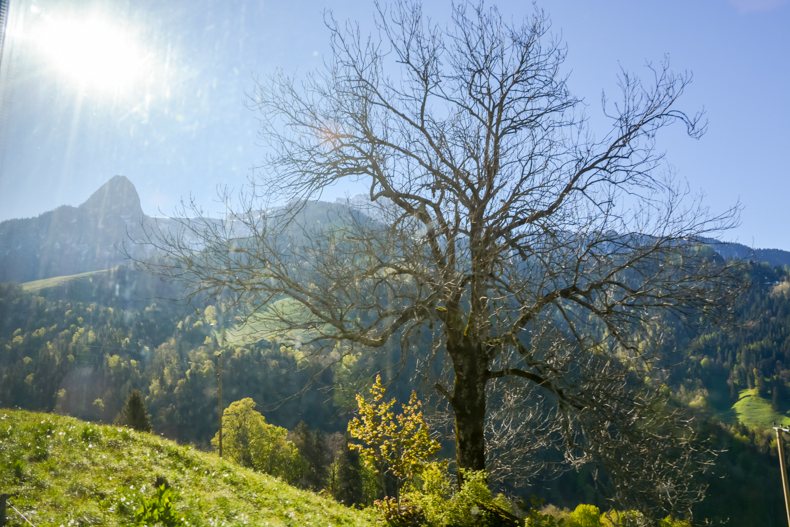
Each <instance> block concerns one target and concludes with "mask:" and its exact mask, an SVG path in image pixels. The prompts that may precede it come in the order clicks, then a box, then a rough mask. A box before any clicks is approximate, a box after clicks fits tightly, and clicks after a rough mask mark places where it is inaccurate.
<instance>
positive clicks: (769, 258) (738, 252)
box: [702, 238, 790, 267]
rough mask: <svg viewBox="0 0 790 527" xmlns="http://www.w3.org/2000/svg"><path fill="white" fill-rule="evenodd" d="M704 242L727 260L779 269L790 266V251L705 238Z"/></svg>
mask: <svg viewBox="0 0 790 527" xmlns="http://www.w3.org/2000/svg"><path fill="white" fill-rule="evenodd" d="M702 241H703V242H704V243H707V244H708V245H710V246H711V247H712V248H713V250H714V251H716V252H717V253H719V255H721V257H722V258H724V259H725V260H748V261H753V262H763V263H767V264H769V265H773V266H779V267H782V266H785V265H790V251H783V250H781V249H753V248H751V247H749V246H747V245H743V244H741V243H733V242H722V241H719V240H716V239H713V238H703V239H702Z"/></svg>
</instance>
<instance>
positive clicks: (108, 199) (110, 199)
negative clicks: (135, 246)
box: [79, 176, 143, 219]
mask: <svg viewBox="0 0 790 527" xmlns="http://www.w3.org/2000/svg"><path fill="white" fill-rule="evenodd" d="M79 208H80V209H82V210H85V211H88V212H90V213H92V214H96V215H99V216H121V217H122V218H124V219H134V218H142V216H143V209H142V207H141V206H140V196H139V195H138V194H137V189H135V188H134V185H133V184H132V182H131V181H129V179H128V178H127V177H125V176H113V177H112V178H111V179H110V180H109V181H108V182H107V183H105V184H104V185H102V186H101V187H100V188H99V190H97V191H96V192H94V193H93V194H92V195H91V197H89V198H88V199H87V201H85V203H83V204H82V205H80V206H79Z"/></svg>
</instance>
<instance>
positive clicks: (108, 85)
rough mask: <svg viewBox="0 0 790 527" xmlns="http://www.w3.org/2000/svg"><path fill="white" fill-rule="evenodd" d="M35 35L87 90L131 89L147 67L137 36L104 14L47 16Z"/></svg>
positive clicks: (47, 52) (52, 62)
mask: <svg viewBox="0 0 790 527" xmlns="http://www.w3.org/2000/svg"><path fill="white" fill-rule="evenodd" d="M31 37H32V40H33V42H34V43H35V45H36V46H37V48H38V49H39V50H40V52H41V53H42V54H43V55H44V56H45V57H46V59H47V61H48V62H49V63H50V65H51V66H52V67H54V68H55V69H56V70H58V71H59V72H60V73H61V74H62V75H63V76H65V77H66V78H68V79H69V80H70V81H71V82H73V83H74V84H76V85H77V86H78V87H79V88H80V89H83V90H89V91H98V92H105V93H114V94H119V93H123V92H128V91H131V90H133V89H134V88H135V87H136V86H137V85H138V84H139V83H140V82H141V81H142V80H143V78H144V75H145V71H146V69H147V65H148V64H147V63H148V59H147V57H146V54H145V52H144V51H143V49H142V48H141V46H140V45H139V44H138V42H137V40H136V39H135V37H134V35H133V34H132V33H131V32H130V31H128V30H127V29H125V28H124V27H123V26H121V25H120V24H117V23H114V22H113V21H112V20H111V19H109V18H106V17H102V16H101V15H91V16H88V17H87V18H78V17H63V16H59V17H54V16H50V17H46V18H45V19H43V20H41V23H40V24H37V27H36V29H35V31H34V32H33V34H32V35H31Z"/></svg>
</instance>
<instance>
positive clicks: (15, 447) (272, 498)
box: [0, 409, 375, 527]
mask: <svg viewBox="0 0 790 527" xmlns="http://www.w3.org/2000/svg"><path fill="white" fill-rule="evenodd" d="M0 467H2V468H3V469H2V470H0V489H2V492H7V493H11V494H12V495H13V496H12V498H11V500H10V503H11V504H12V505H13V506H14V507H16V508H17V509H18V510H19V511H20V512H22V513H23V514H24V515H25V516H26V517H27V518H28V519H29V520H30V521H31V522H32V523H33V524H34V525H134V518H135V511H136V510H137V509H138V508H139V507H140V505H141V503H143V501H145V500H146V499H149V500H150V499H151V498H152V497H153V496H155V494H156V488H155V482H157V479H159V481H163V480H166V481H167V482H168V484H169V485H170V488H171V489H172V493H173V497H174V499H173V501H174V506H175V510H176V513H177V514H178V516H179V518H182V519H183V523H184V525H190V526H203V525H207V526H208V525H211V526H220V525H227V526H232V525H260V526H294V527H297V526H304V525H316V526H318V525H320V526H343V525H348V526H352V525H353V526H357V525H359V526H365V525H373V524H374V523H375V518H374V517H373V516H372V515H371V513H369V512H365V511H358V510H354V509H349V508H347V507H344V506H342V505H340V504H338V503H336V502H334V501H332V500H330V499H326V498H323V497H320V496H318V495H316V494H314V493H311V492H307V491H303V490H299V489H296V488H294V487H291V486H290V485H287V484H286V483H283V482H282V481H280V480H278V479H276V478H273V477H270V476H267V475H265V474H260V473H257V472H253V471H251V470H248V469H245V468H242V467H239V466H238V465H236V464H234V463H232V462H229V461H224V460H222V459H220V458H218V457H217V456H216V455H214V454H210V453H206V452H200V451H198V450H195V449H194V448H191V447H188V446H182V445H179V444H177V443H174V442H172V441H168V440H165V439H162V438H160V437H157V436H155V435H152V434H146V433H141V432H135V431H133V430H130V429H127V428H122V427H117V426H106V425H98V424H94V423H87V422H84V421H79V420H77V419H74V418H70V417H63V416H59V415H53V414H44V413H33V412H25V411H18V410H8V409H0ZM15 514H16V513H14V512H12V511H10V510H9V521H10V522H11V523H10V525H22V524H23V522H22V520H21V519H19V518H18V517H16V515H15Z"/></svg>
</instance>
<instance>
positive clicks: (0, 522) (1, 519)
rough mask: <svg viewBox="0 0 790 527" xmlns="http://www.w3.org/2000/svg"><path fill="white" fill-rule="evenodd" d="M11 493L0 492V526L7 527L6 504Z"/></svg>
mask: <svg viewBox="0 0 790 527" xmlns="http://www.w3.org/2000/svg"><path fill="white" fill-rule="evenodd" d="M10 497H11V495H10V494H0V527H5V508H6V507H5V505H6V500H7V499H8V498H10Z"/></svg>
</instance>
